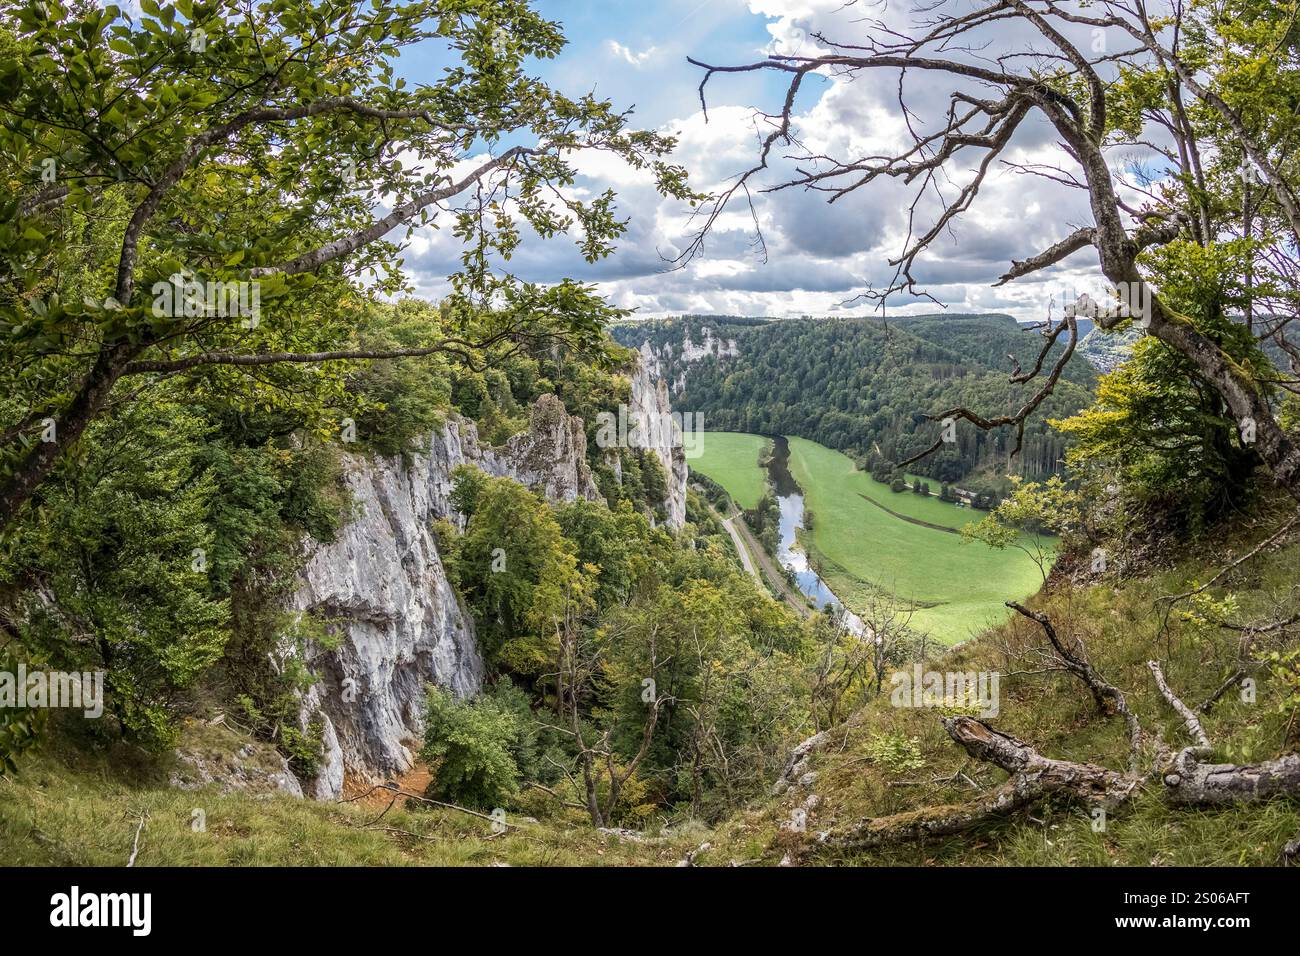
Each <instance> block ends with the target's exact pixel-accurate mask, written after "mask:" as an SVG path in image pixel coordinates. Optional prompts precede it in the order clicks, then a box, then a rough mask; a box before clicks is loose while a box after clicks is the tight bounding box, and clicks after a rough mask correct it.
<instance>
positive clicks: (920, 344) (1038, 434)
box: [611, 315, 1096, 483]
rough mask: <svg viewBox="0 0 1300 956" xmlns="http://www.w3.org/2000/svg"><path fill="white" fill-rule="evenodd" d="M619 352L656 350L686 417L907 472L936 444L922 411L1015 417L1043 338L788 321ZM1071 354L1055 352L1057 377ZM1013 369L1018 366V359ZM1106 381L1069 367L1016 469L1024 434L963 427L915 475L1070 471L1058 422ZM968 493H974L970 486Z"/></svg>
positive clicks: (860, 322)
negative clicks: (1020, 372) (910, 462)
mask: <svg viewBox="0 0 1300 956" xmlns="http://www.w3.org/2000/svg"><path fill="white" fill-rule="evenodd" d="M611 331H612V334H613V335H614V337H615V338H616V339H617V340H618V341H619V342H620V343H622V344H624V345H627V346H629V347H633V348H641V347H643V346H644V347H645V348H647V349H648V351H649V353H650V354H651V355H653V361H654V363H655V365H656V370H657V371H658V372H659V373H660V374H661V375H662V376H663V377H664V378H665V379H666V380H667V381H668V382H670V383H671V385H672V388H673V393H672V394H673V401H674V403H675V405H676V406H677V407H678V408H680V409H682V410H685V411H692V412H695V413H697V414H702V415H703V416H704V419H705V422H706V425H707V427H708V428H709V429H710V430H715V431H736V432H753V433H759V434H781V435H797V436H799V437H801V438H807V439H809V440H811V441H815V442H818V443H819V444H823V445H826V446H827V447H830V448H835V449H837V450H840V451H844V452H846V453H848V454H850V455H854V456H857V457H862V458H866V457H868V456H873V457H875V458H880V459H883V460H886V461H890V462H899V461H903V460H904V459H906V458H908V457H910V456H911V455H914V454H916V453H918V452H919V451H921V450H922V449H924V448H925V447H927V446H928V445H929V444H930V443H932V442H933V441H934V440H935V439H936V438H937V437H938V434H939V426H938V424H936V423H933V422H929V421H927V420H926V417H925V413H927V412H932V413H933V412H939V411H941V410H944V409H947V408H950V407H953V406H957V405H964V406H966V407H969V408H972V409H976V410H979V411H980V412H981V413H984V414H999V413H1002V412H1004V411H1006V410H1009V409H1011V408H1012V407H1013V406H1014V403H1015V402H1016V400H1017V396H1018V395H1019V394H1020V387H1019V386H1017V385H1013V384H1012V383H1011V382H1010V381H1009V376H1010V374H1011V372H1012V370H1013V368H1014V366H1015V363H1019V364H1020V366H1021V367H1022V368H1026V369H1027V368H1031V367H1033V365H1034V363H1035V361H1036V360H1037V358H1038V353H1039V351H1040V350H1041V339H1040V338H1039V337H1037V336H1036V335H1035V334H1034V333H1032V332H1027V331H1025V330H1024V329H1023V328H1022V327H1021V326H1019V325H1018V324H1017V323H1016V322H1015V321H1014V320H1013V319H1011V318H1010V317H1009V316H960V315H957V316H919V317H908V318H902V319H890V320H889V321H888V322H887V323H886V322H882V321H880V320H876V319H789V320H779V321H767V322H757V323H755V322H734V321H732V320H729V319H726V318H722V319H716V318H701V317H694V316H686V317H683V318H680V319H675V320H666V321H662V322H644V323H622V324H617V325H615V326H614V327H613V328H612V330H611ZM1062 350H1063V345H1062V343H1059V342H1058V343H1057V345H1056V346H1054V348H1053V350H1052V351H1051V352H1050V353H1049V354H1048V357H1047V359H1046V362H1047V363H1048V367H1050V366H1051V364H1052V363H1053V362H1054V361H1055V360H1056V359H1057V358H1059V357H1060V356H1061V354H1062ZM1013 359H1014V360H1013ZM1095 383H1096V372H1095V371H1094V370H1093V369H1092V367H1091V366H1090V365H1089V364H1088V363H1087V362H1086V361H1085V360H1084V359H1082V358H1080V357H1075V358H1072V359H1071V361H1070V362H1069V364H1068V365H1067V366H1066V368H1065V370H1064V372H1063V374H1062V382H1061V383H1060V385H1059V386H1058V388H1057V389H1056V392H1055V394H1053V395H1052V396H1051V397H1050V398H1049V399H1048V400H1047V401H1046V402H1045V403H1044V405H1043V406H1042V408H1041V409H1039V411H1038V413H1037V414H1035V415H1034V416H1033V417H1031V419H1030V420H1029V422H1028V424H1027V426H1026V429H1025V437H1024V445H1023V448H1022V450H1021V452H1020V454H1019V455H1018V456H1017V458H1016V459H1015V461H1014V463H1010V462H1009V461H1008V454H1009V452H1010V451H1011V450H1012V448H1013V446H1014V443H1015V442H1014V435H1012V434H1010V433H1009V432H1007V431H1005V430H999V431H994V432H981V431H978V430H976V429H974V428H968V427H965V424H964V423H962V424H961V425H960V426H959V427H958V429H957V434H956V442H955V444H954V445H953V447H951V448H945V449H944V450H943V452H942V453H940V454H937V455H934V456H932V457H931V458H928V459H926V460H924V461H922V462H918V463H917V464H916V465H915V466H914V470H915V471H917V472H918V473H919V474H921V475H923V476H925V477H927V478H933V479H935V480H938V481H959V480H965V479H968V478H970V477H971V476H972V475H974V474H976V473H980V474H983V475H985V476H986V477H997V476H1002V475H1005V474H1006V472H1007V470H1008V468H1013V469H1015V470H1017V471H1019V472H1021V473H1023V474H1025V475H1026V476H1028V477H1031V478H1036V477H1044V476H1047V475H1050V474H1056V473H1059V471H1060V469H1061V464H1060V462H1061V459H1062V457H1063V455H1064V451H1065V441H1064V440H1063V438H1062V436H1061V435H1060V434H1059V433H1056V432H1054V431H1052V430H1050V429H1049V428H1048V427H1047V426H1046V424H1045V421H1046V419H1048V418H1055V417H1068V416H1069V415H1072V414H1074V413H1075V412H1077V411H1078V410H1079V409H1080V408H1082V407H1084V406H1085V405H1086V404H1087V403H1088V401H1089V398H1090V395H1091V391H1092V389H1093V388H1094V386H1095ZM968 483H969V482H968Z"/></svg>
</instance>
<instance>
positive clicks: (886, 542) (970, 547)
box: [790, 438, 1042, 644]
mask: <svg viewBox="0 0 1300 956" xmlns="http://www.w3.org/2000/svg"><path fill="white" fill-rule="evenodd" d="M790 471H791V474H793V475H794V478H795V480H796V481H797V482H798V483H799V485H800V487H802V488H803V490H804V499H805V503H806V505H807V507H808V509H809V510H811V511H812V513H813V530H812V534H811V541H808V540H807V537H808V536H805V541H804V544H805V546H806V547H808V546H810V551H811V552H812V554H813V556H814V561H816V560H820V561H821V564H822V568H821V570H822V576H823V577H824V578H825V579H826V581H827V583H828V584H829V585H830V586H831V589H832V590H834V591H835V593H836V594H837V595H839V597H840V599H841V600H843V601H844V602H845V603H846V604H848V605H849V607H855V606H856V607H859V608H860V607H861V606H862V602H863V601H864V599H865V597H866V595H867V594H868V593H870V590H871V588H872V587H878V588H884V589H887V590H893V591H896V592H897V593H898V595H899V596H900V597H901V598H905V599H906V600H908V601H911V602H913V603H914V604H916V605H919V606H920V608H919V610H917V612H916V614H915V616H914V617H913V618H912V625H913V627H916V628H918V629H920V630H925V631H928V632H929V633H930V635H931V636H932V637H935V638H937V639H938V640H941V641H944V642H945V643H949V644H955V643H957V642H958V641H962V640H965V639H967V638H969V637H971V636H973V635H974V634H977V633H979V632H980V631H981V630H983V629H984V628H986V627H988V626H989V625H991V624H994V623H997V622H999V621H1001V620H1004V619H1005V618H1006V616H1007V611H1006V609H1005V608H1004V607H1003V602H1005V601H1009V600H1020V599H1022V598H1025V597H1027V596H1028V595H1030V594H1032V593H1034V592H1035V591H1037V590H1038V588H1039V586H1040V585H1041V584H1042V576H1041V574H1040V572H1039V570H1038V566H1037V565H1036V564H1035V563H1034V562H1033V561H1032V560H1031V559H1030V558H1029V557H1028V556H1027V555H1025V554H1024V553H1023V552H1021V551H1019V550H1015V549H1008V550H1006V551H994V550H992V549H990V548H988V547H986V546H985V545H982V544H977V543H964V542H963V541H962V540H961V538H960V537H959V536H958V535H956V534H952V533H950V532H947V531H939V530H935V529H932V528H925V527H921V526H919V525H916V524H912V523H910V522H907V521H903V520H901V519H900V518H898V517H895V516H894V515H891V514H888V513H886V512H885V511H883V510H881V509H880V508H878V507H876V506H875V505H873V504H871V503H870V502H868V501H865V500H864V496H865V497H868V498H871V499H872V500H874V501H876V502H878V503H879V504H880V505H883V506H884V507H886V508H889V509H891V510H893V511H895V512H898V514H902V515H906V516H908V517H911V518H915V519H918V520H921V521H926V522H929V523H930V524H937V525H942V526H944V527H947V528H954V529H955V528H960V527H961V526H962V525H964V524H967V523H969V522H971V521H976V520H978V519H979V518H980V517H981V513H980V512H975V511H970V510H967V509H964V508H959V507H957V506H956V505H953V504H948V503H946V502H942V501H940V500H939V499H937V498H926V497H921V496H919V495H914V494H912V493H910V492H903V493H901V494H894V493H893V492H891V491H890V490H889V488H888V486H886V485H882V484H880V483H879V482H876V481H873V480H872V478H871V476H870V475H867V474H864V473H863V472H860V471H857V470H856V469H855V468H854V465H853V461H852V460H851V459H849V458H848V457H847V456H845V455H842V454H840V453H839V452H837V451H832V450H831V449H829V448H825V447H823V446H822V445H818V444H817V443H815V442H811V441H807V440H805V439H802V438H791V439H790Z"/></svg>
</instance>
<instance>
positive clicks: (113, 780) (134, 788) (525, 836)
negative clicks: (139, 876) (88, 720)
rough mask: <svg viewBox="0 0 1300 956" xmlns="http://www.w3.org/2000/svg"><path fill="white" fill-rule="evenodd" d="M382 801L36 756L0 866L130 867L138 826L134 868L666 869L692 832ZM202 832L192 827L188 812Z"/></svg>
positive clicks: (6, 806) (6, 810)
mask: <svg viewBox="0 0 1300 956" xmlns="http://www.w3.org/2000/svg"><path fill="white" fill-rule="evenodd" d="M386 805H387V801H386V800H380V801H379V802H378V804H376V803H375V802H374V801H367V802H366V803H364V804H362V803H359V802H358V803H319V802H316V801H312V800H301V799H297V798H295V797H290V796H288V795H279V794H277V795H274V796H270V795H252V794H245V793H232V794H228V795H223V794H221V793H220V792H219V791H218V790H217V789H216V788H215V787H213V788H209V789H208V790H204V791H198V792H186V791H182V790H178V789H174V788H171V787H169V786H168V785H167V781H166V775H165V768H160V767H159V766H156V765H154V764H152V763H150V762H148V761H146V760H143V758H142V757H141V755H138V754H133V755H131V756H129V757H128V758H127V759H125V760H124V759H122V756H121V755H120V754H115V755H114V756H113V758H111V759H110V758H109V757H106V756H105V757H89V756H85V755H82V754H77V753H75V752H73V751H72V750H71V748H67V749H64V748H58V749H57V750H50V751H46V752H44V753H38V754H36V755H31V756H29V757H27V758H25V759H24V761H23V762H22V764H21V765H20V770H19V773H18V774H17V775H15V776H13V777H0V859H3V860H4V862H5V864H6V865H7V866H109V867H116V866H125V865H126V863H127V860H128V859H129V858H130V856H131V848H132V844H133V842H134V840H135V834H136V830H137V827H139V825H140V820H141V818H142V817H143V818H144V828H143V830H142V831H141V834H140V851H139V855H138V857H137V860H136V866H141V867H145V866H493V865H497V866H499V865H510V866H630V865H652V866H671V865H673V864H674V863H675V862H676V861H677V860H679V859H681V858H682V857H683V856H684V855H685V854H686V853H687V852H688V851H690V850H692V849H694V848H695V847H696V846H698V845H699V843H700V842H701V840H702V839H704V838H703V837H701V836H700V835H699V833H698V832H697V831H692V832H683V833H679V834H676V835H670V836H667V837H664V838H661V842H647V843H640V844H638V843H633V842H630V841H627V840H623V839H620V838H618V837H616V836H610V835H603V834H600V833H597V832H596V831H595V830H594V829H593V828H592V827H591V825H590V821H588V820H586V818H585V817H582V816H581V815H580V814H577V813H576V812H568V811H562V812H561V813H560V814H559V815H557V816H554V817H547V818H546V819H544V820H543V821H541V822H529V821H527V820H524V819H522V817H520V816H516V815H514V814H511V815H509V816H508V817H507V819H508V820H509V821H510V822H514V823H517V824H518V829H510V830H507V831H506V832H505V833H502V834H500V835H495V834H493V832H492V825H491V823H489V822H487V821H484V820H480V819H478V818H475V817H471V816H467V815H465V814H462V813H458V812H456V811H451V810H441V809H429V810H426V809H414V808H407V807H404V806H401V805H398V806H395V807H394V808H393V809H392V810H390V811H388V812H387V813H383V815H382V817H381V813H382V812H383V810H384V807H385V806H386ZM196 810H198V811H202V814H203V817H204V823H205V827H206V829H203V830H198V829H195V826H194V821H195V819H196V814H195V811H196Z"/></svg>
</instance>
